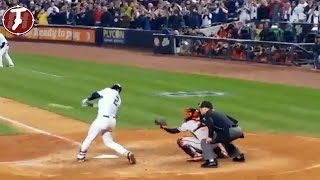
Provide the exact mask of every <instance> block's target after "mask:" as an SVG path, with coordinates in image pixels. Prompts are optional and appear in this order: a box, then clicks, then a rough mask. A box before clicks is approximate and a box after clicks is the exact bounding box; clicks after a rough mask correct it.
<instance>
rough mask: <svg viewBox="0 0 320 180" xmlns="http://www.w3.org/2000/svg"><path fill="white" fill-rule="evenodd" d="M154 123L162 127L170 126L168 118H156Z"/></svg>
mask: <svg viewBox="0 0 320 180" xmlns="http://www.w3.org/2000/svg"><path fill="white" fill-rule="evenodd" d="M154 124H155V125H158V126H160V128H161V129H163V128H166V127H167V126H168V124H167V120H166V119H155V120H154Z"/></svg>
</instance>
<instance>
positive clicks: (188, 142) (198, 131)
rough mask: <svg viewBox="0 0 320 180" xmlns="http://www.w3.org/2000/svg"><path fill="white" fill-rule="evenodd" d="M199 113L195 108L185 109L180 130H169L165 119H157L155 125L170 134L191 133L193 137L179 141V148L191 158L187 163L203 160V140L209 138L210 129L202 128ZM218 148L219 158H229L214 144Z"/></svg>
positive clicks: (216, 150)
mask: <svg viewBox="0 0 320 180" xmlns="http://www.w3.org/2000/svg"><path fill="white" fill-rule="evenodd" d="M199 119H200V117H199V112H198V110H196V109H194V108H186V109H184V121H183V123H182V125H181V126H180V127H178V128H168V126H167V122H166V120H164V119H156V120H155V124H156V125H160V128H161V129H164V130H165V131H167V132H168V133H171V134H176V133H180V132H191V133H192V135H193V137H184V138H179V139H178V140H177V144H178V146H179V147H180V148H181V149H182V150H183V151H184V152H185V153H186V154H188V155H189V156H190V157H189V158H187V161H199V160H202V149H201V140H202V139H206V138H207V137H208V128H207V127H206V126H200V121H199ZM213 146H216V148H214V152H215V153H216V154H217V155H218V158H227V157H228V155H227V154H226V152H225V151H222V150H221V148H220V146H219V144H213Z"/></svg>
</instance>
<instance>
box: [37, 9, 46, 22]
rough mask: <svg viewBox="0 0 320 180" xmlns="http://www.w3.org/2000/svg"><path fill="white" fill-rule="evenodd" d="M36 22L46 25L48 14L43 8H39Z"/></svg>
mask: <svg viewBox="0 0 320 180" xmlns="http://www.w3.org/2000/svg"><path fill="white" fill-rule="evenodd" d="M37 20H38V24H40V25H48V15H47V13H46V11H45V10H44V9H41V10H40V12H39V14H38V15H37Z"/></svg>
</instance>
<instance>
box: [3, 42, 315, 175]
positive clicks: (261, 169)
mask: <svg viewBox="0 0 320 180" xmlns="http://www.w3.org/2000/svg"><path fill="white" fill-rule="evenodd" d="M53 47H54V48H53ZM11 48H12V50H13V51H18V52H29V53H30V52H34V53H37V52H39V54H52V55H56V56H62V57H68V58H71V57H72V58H79V59H83V60H86V59H91V60H96V61H106V62H112V63H119V64H130V65H134V66H139V67H148V68H154V69H162V70H168V71H178V72H184V71H187V72H193V73H199V74H214V75H218V76H226V77H235V78H241V79H251V80H259V81H264V82H274V83H284V84H291V85H297V86H306V87H313V88H320V83H318V82H320V75H319V74H316V73H315V72H308V71H303V70H300V69H298V68H294V67H290V68H283V67H273V66H272V67H271V66H268V65H253V64H245V63H238V62H237V63H230V62H223V61H219V62H209V61H205V60H199V61H194V60H192V59H191V58H190V59H185V58H181V57H171V56H166V57H157V56H153V55H151V54H148V53H145V52H143V53H142V52H141V53H137V52H132V51H124V50H117V49H103V48H95V47H84V46H80V47H79V48H77V49H74V48H73V46H69V45H57V44H54V45H52V44H44V43H32V44H31V43H14V42H13V43H11ZM87 49H90V52H91V53H88V50H87ZM75 51H76V52H75ZM129 57H130V58H129ZM182 60H183V61H184V65H185V66H181V65H180V63H181V61H182ZM169 62H170V63H169ZM270 74H272V76H270ZM292 77H295V78H292ZM18 110H19V111H18ZM17 112H19V113H17ZM0 115H1V116H3V117H2V119H6V120H7V121H11V123H14V124H15V125H16V126H18V127H21V128H23V129H25V130H27V134H24V135H18V136H2V137H0V141H1V143H0V154H1V155H0V177H1V179H4V180H13V179H59V180H61V179H177V178H178V177H179V178H183V179H195V178H198V179H199V178H201V179H209V178H210V179H212V178H217V179H218V178H220V179H221V178H223V179H224V180H229V179H230V180H234V179H237V180H242V179H243V180H282V179H285V178H290V180H300V179H303V180H316V179H319V176H320V171H319V169H320V156H318V149H320V139H318V138H312V137H298V136H286V135H270V134H250V133H247V134H246V138H245V139H244V140H240V141H239V142H238V144H239V146H240V147H241V148H242V149H243V150H244V152H245V153H246V154H247V160H248V161H247V162H246V163H240V164H238V163H234V162H232V161H230V160H227V159H226V160H221V161H220V168H218V169H201V168H200V164H199V163H187V162H186V161H185V158H186V156H185V155H184V154H183V153H182V152H181V150H180V149H178V147H177V146H176V139H177V138H178V137H179V136H178V135H169V134H167V133H164V132H162V131H160V130H124V129H121V130H119V129H117V130H116V131H115V132H114V139H115V140H116V141H117V142H119V143H121V144H123V145H124V146H126V147H128V148H129V149H130V150H132V151H133V152H135V154H136V156H137V160H138V163H137V164H136V165H135V166H129V165H128V164H127V161H126V159H125V158H124V157H121V158H118V159H92V157H94V156H96V155H101V154H114V152H113V151H110V150H109V149H106V148H105V147H104V146H103V144H102V142H101V140H100V139H98V141H97V142H95V143H94V144H93V146H92V148H91V149H90V151H89V154H88V156H89V159H90V160H89V161H87V162H85V163H76V162H75V156H76V154H77V152H78V148H79V143H80V142H81V141H82V140H83V138H84V137H85V136H86V133H87V128H88V127H89V125H88V124H85V123H82V122H79V121H76V120H72V119H69V118H66V117H62V116H60V115H57V114H54V113H51V112H47V111H44V110H40V109H37V108H34V107H30V106H27V105H24V104H21V103H18V102H15V101H12V100H8V99H4V98H0ZM0 118H1V117H0ZM19 123H22V124H24V125H21V124H19ZM69 127H72V129H71V130H70V129H69ZM160 137H161V138H160Z"/></svg>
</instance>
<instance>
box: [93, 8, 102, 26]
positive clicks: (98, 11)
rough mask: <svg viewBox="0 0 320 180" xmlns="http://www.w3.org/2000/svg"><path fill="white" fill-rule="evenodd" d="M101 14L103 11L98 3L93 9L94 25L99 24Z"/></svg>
mask: <svg viewBox="0 0 320 180" xmlns="http://www.w3.org/2000/svg"><path fill="white" fill-rule="evenodd" d="M102 14H103V11H102V9H101V6H100V5H98V6H96V8H95V10H94V24H95V26H100V25H101V16H102Z"/></svg>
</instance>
